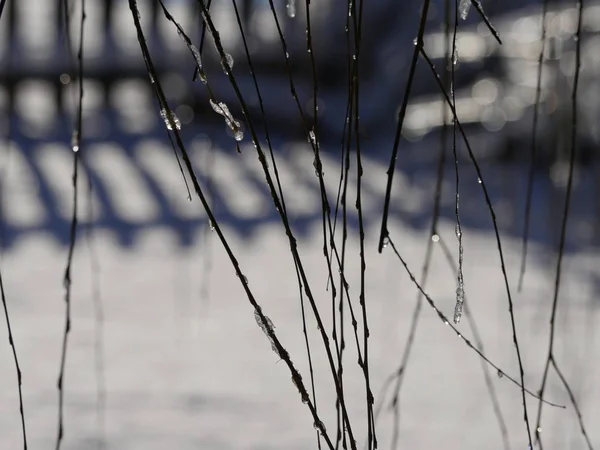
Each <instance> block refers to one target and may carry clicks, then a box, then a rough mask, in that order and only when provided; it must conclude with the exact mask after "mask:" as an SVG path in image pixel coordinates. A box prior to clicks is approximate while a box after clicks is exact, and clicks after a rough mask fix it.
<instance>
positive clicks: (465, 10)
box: [458, 0, 471, 20]
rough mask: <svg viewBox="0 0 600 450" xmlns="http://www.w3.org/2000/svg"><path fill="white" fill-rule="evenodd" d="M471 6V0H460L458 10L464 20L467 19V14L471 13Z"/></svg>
mask: <svg viewBox="0 0 600 450" xmlns="http://www.w3.org/2000/svg"><path fill="white" fill-rule="evenodd" d="M470 8H471V0H460V4H459V5H458V11H459V14H460V18H461V19H462V20H466V18H467V16H468V15H469V9H470Z"/></svg>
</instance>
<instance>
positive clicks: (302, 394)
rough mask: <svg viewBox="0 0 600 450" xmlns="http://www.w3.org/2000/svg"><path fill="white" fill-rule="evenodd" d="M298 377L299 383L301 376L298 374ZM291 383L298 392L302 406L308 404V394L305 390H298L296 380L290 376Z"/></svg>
mask: <svg viewBox="0 0 600 450" xmlns="http://www.w3.org/2000/svg"><path fill="white" fill-rule="evenodd" d="M298 377H299V378H300V381H302V376H301V375H300V374H298ZM292 383H294V386H296V389H298V392H300V397H301V398H302V403H304V404H306V403H308V393H307V392H306V390H304V391H303V390H302V389H301V388H300V386H299V385H298V383H296V378H294V376H292Z"/></svg>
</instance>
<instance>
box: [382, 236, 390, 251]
mask: <svg viewBox="0 0 600 450" xmlns="http://www.w3.org/2000/svg"><path fill="white" fill-rule="evenodd" d="M389 245H390V238H389V237H387V236H386V237H385V238H384V239H383V248H386V247H387V246H389Z"/></svg>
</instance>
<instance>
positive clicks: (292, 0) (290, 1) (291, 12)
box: [285, 0, 296, 19]
mask: <svg viewBox="0 0 600 450" xmlns="http://www.w3.org/2000/svg"><path fill="white" fill-rule="evenodd" d="M285 7H286V9H287V15H288V17H291V18H292V19H293V18H294V17H296V0H287V5H286V6H285Z"/></svg>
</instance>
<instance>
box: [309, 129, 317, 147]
mask: <svg viewBox="0 0 600 450" xmlns="http://www.w3.org/2000/svg"><path fill="white" fill-rule="evenodd" d="M308 142H309V143H310V144H313V145H316V143H317V137H316V136H315V132H314V130H310V131H309V132H308Z"/></svg>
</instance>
